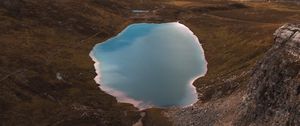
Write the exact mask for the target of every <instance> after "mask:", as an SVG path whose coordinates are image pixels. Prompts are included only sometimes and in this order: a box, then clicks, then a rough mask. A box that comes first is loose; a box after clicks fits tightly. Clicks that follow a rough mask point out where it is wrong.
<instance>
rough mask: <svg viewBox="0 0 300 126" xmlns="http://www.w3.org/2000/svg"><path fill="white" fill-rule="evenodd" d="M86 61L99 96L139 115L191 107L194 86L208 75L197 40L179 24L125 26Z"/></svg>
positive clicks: (194, 98)
mask: <svg viewBox="0 0 300 126" xmlns="http://www.w3.org/2000/svg"><path fill="white" fill-rule="evenodd" d="M90 56H91V57H92V59H93V60H94V61H95V65H94V66H95V69H96V73H97V74H98V75H97V77H95V81H96V82H97V83H98V84H99V85H100V88H101V90H103V91H105V92H106V93H108V94H110V95H112V96H114V97H116V99H117V100H118V102H123V103H131V104H133V105H134V106H135V107H137V108H139V109H147V108H153V107H154V108H165V107H173V106H176V107H185V106H189V105H192V104H193V103H195V102H196V101H197V100H198V96H197V95H198V94H197V92H196V89H195V87H194V86H193V85H192V83H193V81H194V80H195V79H197V78H199V77H201V76H204V75H205V73H206V71H207V62H206V60H205V56H204V51H203V49H202V46H201V44H200V42H199V41H198V38H197V37H196V36H195V35H194V34H193V32H192V31H190V29H189V28H187V27H186V26H184V25H183V24H180V23H179V22H172V23H161V24H152V23H137V24H132V25H129V26H128V27H127V28H126V29H124V30H123V31H122V32H121V33H119V34H118V35H117V36H115V37H113V38H111V39H108V40H106V41H104V42H102V43H99V44H97V45H95V46H94V48H93V50H92V51H91V53H90Z"/></svg>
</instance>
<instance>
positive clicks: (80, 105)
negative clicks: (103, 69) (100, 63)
mask: <svg viewBox="0 0 300 126" xmlns="http://www.w3.org/2000/svg"><path fill="white" fill-rule="evenodd" d="M133 9H144V10H149V12H147V13H144V14H141V15H137V14H134V13H132V10H133ZM170 21H180V22H181V23H183V24H185V25H186V26H188V27H189V28H190V29H191V30H192V31H193V32H194V34H195V35H197V36H198V37H199V39H200V41H201V44H202V46H203V48H204V50H205V56H206V59H207V61H208V73H207V74H206V76H205V77H203V78H200V79H198V80H196V81H195V82H194V85H195V86H196V87H197V91H198V93H199V98H200V100H199V102H197V103H196V104H195V105H193V106H191V107H187V108H184V109H181V108H171V109H154V108H153V109H148V110H145V111H143V112H139V111H138V110H137V109H136V108H134V107H133V106H132V105H130V104H123V103H117V101H116V100H115V98H114V97H112V96H110V95H108V94H106V93H104V92H103V91H101V90H99V88H98V85H97V84H96V83H95V82H94V80H93V78H94V77H95V75H96V74H95V70H94V68H93V67H94V66H93V61H92V60H91V59H90V57H89V55H88V54H89V52H90V51H91V49H92V47H93V46H94V45H95V44H97V43H99V42H102V41H104V40H106V39H108V38H110V37H112V36H115V35H116V34H117V33H119V32H120V31H121V30H122V29H123V28H124V27H126V26H127V25H128V24H131V23H137V22H157V23H161V22H170ZM299 21H300V7H299V5H297V4H291V3H277V2H276V3H273V2H232V1H222V0H220V1H210V0H180V1H179V0H164V1H154V0H143V1H140V0H134V1H132V0H122V1H120V0H76V1H74V0H52V1H47V0H1V1H0V50H1V51H0V125H1V126H2V125H3V126H16V125H17V126H19V125H21V126H22V125H24V126H27V125H28V126H34V125H37V126H44V125H45V126H46V125H47V126H49V125H51V126H52V125H53V126H68V125H72V126H75V125H76V126H77V125H78V126H89V125H91V126H95V125H101V126H102V125H104V126H119V125H122V126H123V125H124V126H131V125H133V124H135V125H139V124H143V125H145V126H160V125H164V126H168V125H172V124H173V125H213V124H215V125H234V124H235V125H285V124H287V125H297V124H299V122H297V121H298V120H299V73H298V72H299V60H298V59H299V50H298V47H299V41H298V40H299V38H298V37H299V35H298V34H299V30H297V29H299V26H297V25H285V26H284V27H282V28H281V29H279V30H277V32H276V33H275V40H276V42H275V43H273V41H272V40H273V37H272V34H273V33H274V31H275V30H276V29H277V28H279V27H280V26H282V25H284V24H286V23H287V22H291V23H297V22H299ZM297 27H298V28H297ZM270 48H271V49H270ZM297 107H298V108H297ZM297 110H298V111H297ZM141 117H142V118H141ZM276 122H278V123H276Z"/></svg>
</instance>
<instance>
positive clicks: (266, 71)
mask: <svg viewBox="0 0 300 126" xmlns="http://www.w3.org/2000/svg"><path fill="white" fill-rule="evenodd" d="M274 36H275V43H274V46H273V47H272V48H271V49H270V50H269V51H268V52H267V53H266V55H265V56H264V58H262V60H261V61H259V62H258V64H257V65H256V67H255V68H254V69H253V72H252V75H251V79H250V82H249V85H248V86H249V87H248V93H247V96H246V97H245V99H244V102H243V105H242V106H241V107H240V108H241V109H240V112H239V116H238V117H240V118H239V119H238V121H237V123H236V125H272V126H274V125H276V126H277V125H290V126H292V125H300V120H299V119H300V97H299V96H300V95H299V94H300V73H299V70H300V25H294V24H286V25H284V26H282V27H280V28H279V29H277V30H276V32H275V33H274Z"/></svg>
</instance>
